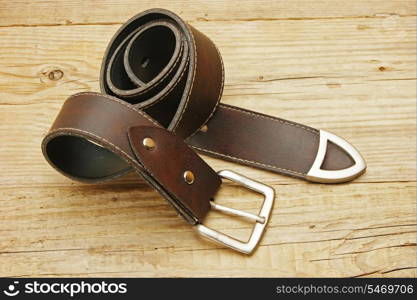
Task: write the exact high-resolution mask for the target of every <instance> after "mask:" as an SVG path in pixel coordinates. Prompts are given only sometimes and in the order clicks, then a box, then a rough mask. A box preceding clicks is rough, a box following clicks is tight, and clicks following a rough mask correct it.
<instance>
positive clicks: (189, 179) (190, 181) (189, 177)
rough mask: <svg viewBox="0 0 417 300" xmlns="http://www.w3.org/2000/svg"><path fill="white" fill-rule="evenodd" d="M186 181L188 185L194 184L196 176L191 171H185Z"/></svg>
mask: <svg viewBox="0 0 417 300" xmlns="http://www.w3.org/2000/svg"><path fill="white" fill-rule="evenodd" d="M183 176H184V181H185V182H186V183H188V184H193V182H194V174H193V172H191V171H185V172H184V175H183Z"/></svg>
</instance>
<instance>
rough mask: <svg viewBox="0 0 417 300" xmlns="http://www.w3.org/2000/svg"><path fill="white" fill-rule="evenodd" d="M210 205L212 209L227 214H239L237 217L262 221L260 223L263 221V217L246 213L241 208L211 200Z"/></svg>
mask: <svg viewBox="0 0 417 300" xmlns="http://www.w3.org/2000/svg"><path fill="white" fill-rule="evenodd" d="M210 205H211V208H212V209H215V210H218V211H221V212H224V213H226V214H229V215H234V216H239V217H242V218H245V219H248V220H250V221H255V222H259V223H262V224H263V223H265V218H264V217H260V216H258V215H254V214H251V213H248V212H246V211H241V210H238V209H234V208H231V207H227V206H223V205H220V204H216V203H214V202H213V201H211V202H210Z"/></svg>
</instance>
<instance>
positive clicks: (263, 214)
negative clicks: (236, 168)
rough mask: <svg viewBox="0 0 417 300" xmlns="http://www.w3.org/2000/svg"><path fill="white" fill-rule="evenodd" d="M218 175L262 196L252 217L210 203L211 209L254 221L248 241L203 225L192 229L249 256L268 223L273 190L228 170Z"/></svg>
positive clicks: (273, 194)
mask: <svg viewBox="0 0 417 300" xmlns="http://www.w3.org/2000/svg"><path fill="white" fill-rule="evenodd" d="M218 174H219V176H220V177H222V178H226V179H229V180H231V181H233V182H236V183H238V184H240V185H242V186H244V187H246V188H248V189H250V190H253V191H255V192H258V193H260V194H263V195H264V202H263V205H262V208H261V210H260V211H259V214H258V215H254V214H251V213H248V212H245V211H241V210H237V209H234V208H230V207H226V206H223V205H220V204H216V203H214V201H210V203H211V207H212V208H213V209H215V210H218V211H221V212H224V213H227V214H230V215H236V216H240V217H243V218H245V219H248V220H252V221H255V226H254V227H253V230H252V233H251V235H250V237H249V240H248V241H247V242H243V241H241V240H238V239H235V238H233V237H231V236H229V235H227V234H224V233H221V232H219V231H216V230H214V229H211V228H209V227H207V226H205V225H203V224H197V225H195V226H194V228H195V229H196V230H197V232H198V233H199V234H201V235H202V236H204V237H206V238H208V239H210V240H212V241H214V242H216V243H218V244H221V245H223V246H226V247H229V248H232V249H234V250H236V251H239V252H242V253H245V254H251V253H252V252H253V251H254V250H255V248H256V246H257V245H258V244H259V241H260V240H261V237H262V235H263V233H264V231H265V227H266V225H267V223H268V220H269V216H270V214H271V211H272V206H273V204H274V198H275V192H274V189H273V188H271V187H270V186H267V185H265V184H262V183H260V182H257V181H254V180H252V179H250V178H247V177H246V176H243V175H240V174H237V173H235V172H232V171H229V170H222V171H219V172H218Z"/></svg>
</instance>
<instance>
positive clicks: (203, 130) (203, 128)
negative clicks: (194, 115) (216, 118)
mask: <svg viewBox="0 0 417 300" xmlns="http://www.w3.org/2000/svg"><path fill="white" fill-rule="evenodd" d="M207 130H208V126H207V125H204V126H203V127H201V128H200V131H201V132H207Z"/></svg>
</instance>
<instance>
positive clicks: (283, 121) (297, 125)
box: [220, 104, 319, 135]
mask: <svg viewBox="0 0 417 300" xmlns="http://www.w3.org/2000/svg"><path fill="white" fill-rule="evenodd" d="M220 106H221V107H223V108H225V109H229V110H234V111H238V112H241V113H244V114H247V115H250V116H253V117H255V118H264V119H267V120H271V121H275V122H279V123H281V124H284V125H289V126H295V127H299V128H301V129H304V130H307V131H309V132H312V133H314V134H316V135H319V133H318V132H316V131H315V130H313V129H311V128H308V127H306V126H303V125H301V124H297V123H291V122H288V121H285V120H282V119H277V118H274V117H270V116H264V115H261V114H257V113H255V112H249V111H246V110H243V109H240V108H238V107H235V106H233V107H232V106H229V105H224V104H223V105H220Z"/></svg>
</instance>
